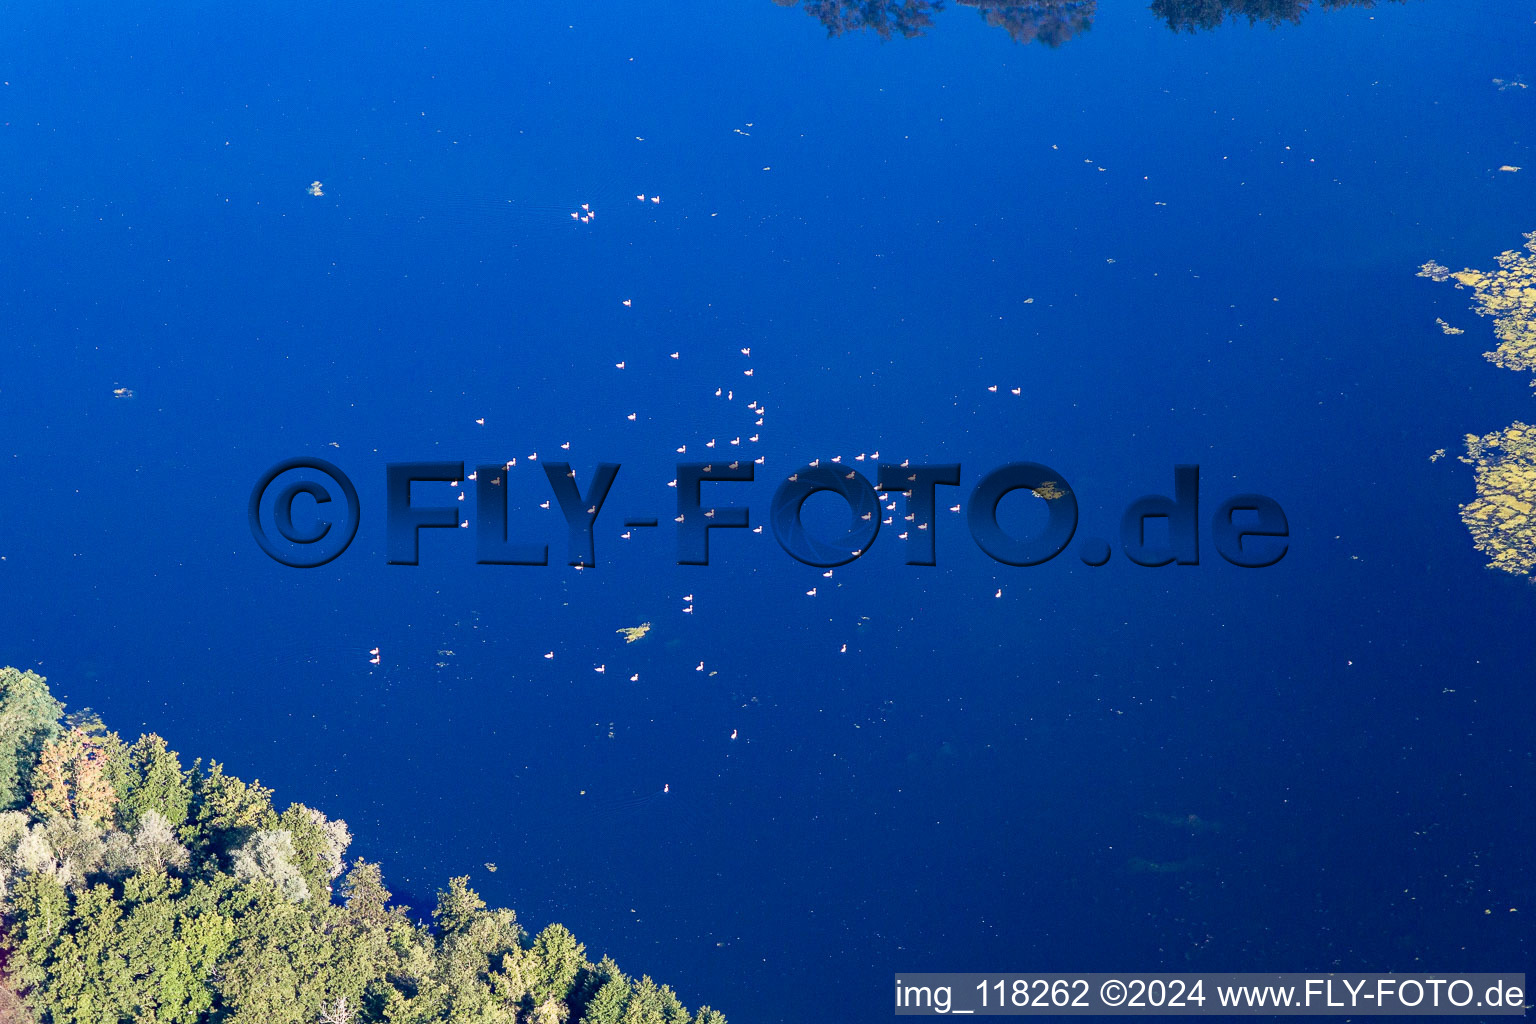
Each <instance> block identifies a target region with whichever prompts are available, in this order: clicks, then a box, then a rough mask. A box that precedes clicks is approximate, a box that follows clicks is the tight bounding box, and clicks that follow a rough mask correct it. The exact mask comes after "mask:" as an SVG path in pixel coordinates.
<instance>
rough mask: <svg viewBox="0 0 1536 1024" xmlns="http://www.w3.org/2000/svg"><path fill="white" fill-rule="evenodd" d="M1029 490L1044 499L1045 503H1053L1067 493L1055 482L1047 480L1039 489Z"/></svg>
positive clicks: (1032, 488)
mask: <svg viewBox="0 0 1536 1024" xmlns="http://www.w3.org/2000/svg"><path fill="white" fill-rule="evenodd" d="M1030 490H1032V491H1034V492H1035V494H1036V495H1038V496H1039V497H1042V498H1044V499H1045V500H1046V501H1055V500H1056V499H1057V498H1060V497H1061V496H1063V495H1064V494H1066V493H1067V492H1066V491H1065V490H1063V489H1062V487H1061V485H1060V484H1058V483H1057V482H1056V481H1055V480H1047V481H1045V483H1043V484H1041V485H1040V486H1039V487H1031V488H1030Z"/></svg>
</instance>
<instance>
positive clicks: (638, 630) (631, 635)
mask: <svg viewBox="0 0 1536 1024" xmlns="http://www.w3.org/2000/svg"><path fill="white" fill-rule="evenodd" d="M650 631H651V624H650V623H649V622H642V623H640V625H638V626H620V627H619V628H618V629H616V630H614V632H615V633H623V634H624V642H625V643H627V644H632V643H634V642H635V641H636V640H639V639H641V638H643V637H644V636H645V634H647V633H649V632H650Z"/></svg>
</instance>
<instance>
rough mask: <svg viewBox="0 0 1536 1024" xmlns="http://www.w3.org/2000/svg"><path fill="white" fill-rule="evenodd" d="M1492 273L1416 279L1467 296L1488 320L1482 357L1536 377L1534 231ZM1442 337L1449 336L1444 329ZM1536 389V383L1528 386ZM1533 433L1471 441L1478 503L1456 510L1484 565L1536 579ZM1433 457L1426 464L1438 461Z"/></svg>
mask: <svg viewBox="0 0 1536 1024" xmlns="http://www.w3.org/2000/svg"><path fill="white" fill-rule="evenodd" d="M1498 264H1499V267H1498V269H1497V270H1488V271H1484V270H1471V269H1467V270H1460V271H1457V272H1456V273H1452V272H1451V270H1450V268H1449V267H1446V266H1444V265H1442V264H1439V263H1436V262H1434V261H1433V260H1431V261H1430V262H1428V263H1425V264H1424V265H1423V266H1422V267H1420V268H1419V276H1420V277H1427V278H1429V279H1430V280H1432V281H1440V282H1444V281H1454V282H1455V283H1456V287H1457V288H1470V289H1472V293H1473V295H1472V308H1473V310H1474V311H1475V312H1476V313H1477V314H1478V315H1479V316H1489V317H1492V318H1493V331H1494V334H1495V335H1497V336H1498V339H1499V347H1498V348H1496V349H1494V350H1493V351H1492V352H1484V353H1483V358H1485V359H1487V360H1488V361H1489V362H1491V363H1493V364H1494V365H1495V366H1502V367H1503V368H1504V369H1506V370H1524V371H1531V370H1536V231H1532V232H1530V233H1529V234H1527V235H1526V236H1525V251H1524V252H1521V251H1520V250H1518V249H1511V250H1509V251H1508V252H1504V253H1500V254H1499V258H1498ZM1441 330H1444V331H1445V332H1446V333H1447V334H1449V333H1451V330H1450V329H1448V328H1447V326H1446V324H1445V323H1444V322H1443V321H1442V322H1441ZM1531 383H1532V386H1536V381H1532V382H1531ZM1533 431H1536V427H1532V426H1530V425H1529V424H1526V423H1521V422H1518V421H1516V422H1515V423H1511V424H1510V425H1509V426H1507V427H1505V428H1504V429H1503V430H1495V431H1493V432H1492V433H1490V434H1484V435H1482V436H1481V437H1479V436H1478V435H1476V434H1468V435H1467V438H1466V446H1467V454H1466V455H1464V456H1462V457H1461V461H1462V462H1465V463H1467V464H1468V465H1470V466H1472V467H1474V472H1475V483H1476V487H1477V497H1476V498H1474V499H1473V500H1472V501H1470V502H1468V503H1467V504H1465V505H1463V506H1461V521H1462V522H1463V523H1464V524H1466V527H1467V530H1468V532H1470V533H1471V534H1472V542H1473V544H1475V545H1476V546H1477V550H1478V551H1481V552H1482V553H1483V554H1484V555H1486V556H1488V566H1489V568H1492V569H1502V570H1503V571H1504V572H1508V573H1519V574H1521V575H1525V576H1530V577H1532V578H1536V530H1533V529H1532V522H1531V511H1532V509H1533V508H1536V433H1533ZM1443 454H1444V452H1443V451H1440V452H1436V454H1435V456H1432V457H1431V461H1434V459H1435V458H1437V457H1439V456H1440V455H1443Z"/></svg>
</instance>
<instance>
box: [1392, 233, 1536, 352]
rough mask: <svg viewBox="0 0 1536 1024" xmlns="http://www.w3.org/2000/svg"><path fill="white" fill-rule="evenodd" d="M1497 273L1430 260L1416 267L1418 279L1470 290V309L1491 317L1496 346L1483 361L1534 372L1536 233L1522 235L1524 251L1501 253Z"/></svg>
mask: <svg viewBox="0 0 1536 1024" xmlns="http://www.w3.org/2000/svg"><path fill="white" fill-rule="evenodd" d="M1498 264H1499V266H1498V269H1497V270H1472V269H1470V268H1469V269H1467V270H1460V271H1457V272H1456V273H1454V274H1453V273H1451V272H1450V271H1449V269H1448V268H1446V267H1443V266H1441V265H1440V264H1438V263H1435V262H1433V261H1431V262H1429V263H1426V264H1424V265H1423V266H1422V267H1420V268H1419V276H1420V277H1427V278H1430V279H1431V280H1435V281H1447V280H1450V281H1455V282H1456V287H1457V288H1470V289H1472V292H1473V296H1472V309H1473V310H1474V311H1475V312H1476V313H1477V314H1478V315H1479V316H1490V317H1493V332H1494V334H1495V335H1497V336H1498V339H1499V347H1498V348H1496V349H1494V350H1493V351H1492V352H1485V353H1483V356H1484V358H1486V359H1487V360H1488V361H1489V362H1491V363H1493V364H1494V365H1495V366H1501V367H1503V368H1504V369H1506V370H1536V231H1532V232H1530V233H1529V234H1527V235H1526V236H1525V251H1524V252H1521V251H1520V250H1518V249H1511V250H1510V251H1509V252H1505V253H1501V254H1500V255H1499V259H1498Z"/></svg>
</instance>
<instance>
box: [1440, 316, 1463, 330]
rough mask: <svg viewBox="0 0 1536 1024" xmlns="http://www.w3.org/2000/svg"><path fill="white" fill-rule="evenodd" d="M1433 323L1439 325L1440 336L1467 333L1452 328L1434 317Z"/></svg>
mask: <svg viewBox="0 0 1536 1024" xmlns="http://www.w3.org/2000/svg"><path fill="white" fill-rule="evenodd" d="M1435 323H1437V324H1439V325H1440V332H1441V333H1442V334H1466V333H1467V332H1466V331H1464V330H1462V329H1461V328H1460V327H1452V326H1451V325H1450V324H1448V323H1446V322H1445V321H1444V320H1442V319H1440V318H1439V317H1435Z"/></svg>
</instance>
